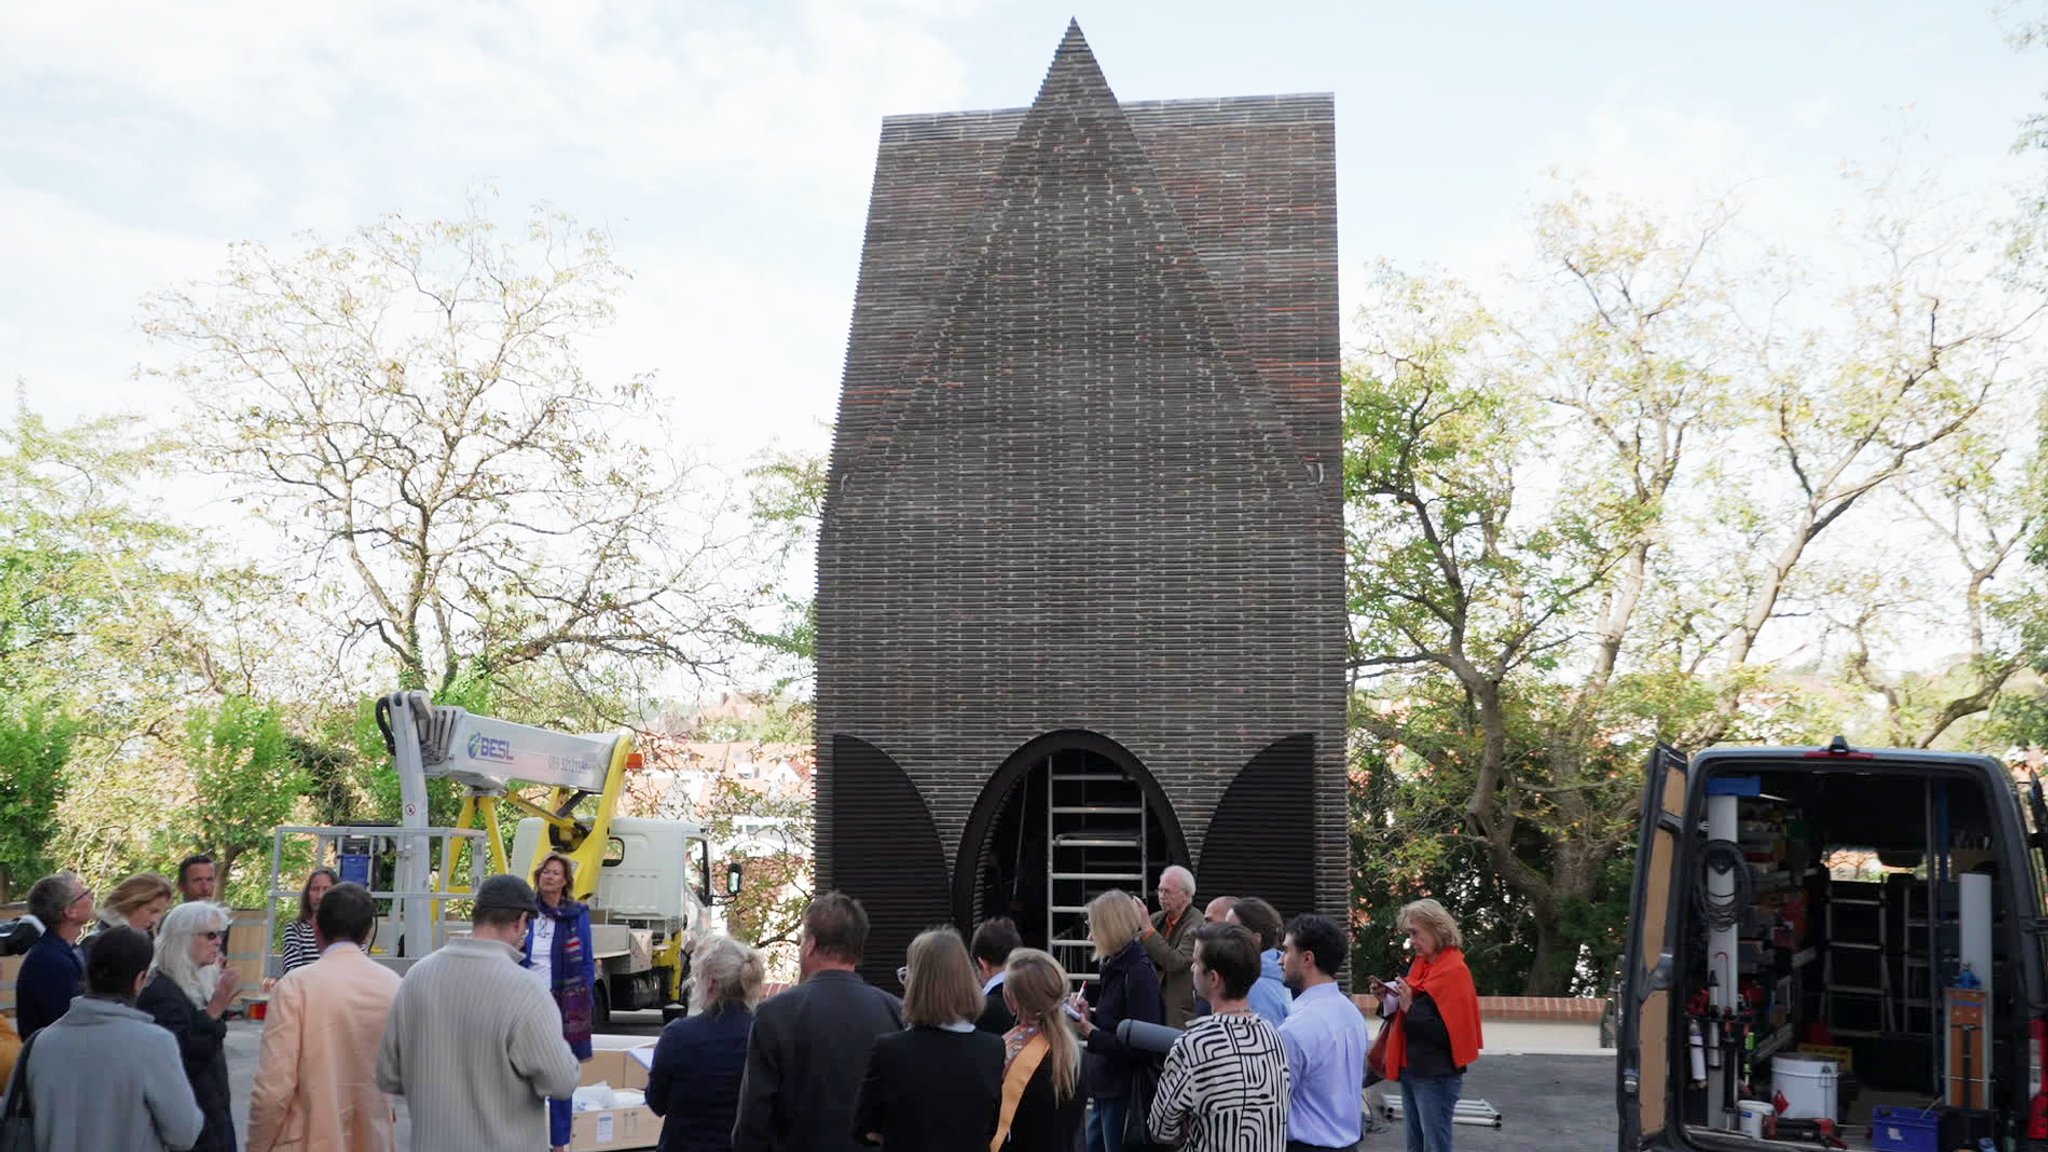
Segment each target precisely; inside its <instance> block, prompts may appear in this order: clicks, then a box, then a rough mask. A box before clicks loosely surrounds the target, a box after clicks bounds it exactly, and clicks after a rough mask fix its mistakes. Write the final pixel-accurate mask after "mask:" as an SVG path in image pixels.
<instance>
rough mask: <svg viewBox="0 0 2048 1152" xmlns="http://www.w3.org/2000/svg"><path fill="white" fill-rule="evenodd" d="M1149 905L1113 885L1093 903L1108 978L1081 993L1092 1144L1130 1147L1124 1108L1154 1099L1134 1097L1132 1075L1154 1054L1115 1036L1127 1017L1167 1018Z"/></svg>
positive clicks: (1109, 1150) (1103, 1150)
mask: <svg viewBox="0 0 2048 1152" xmlns="http://www.w3.org/2000/svg"><path fill="white" fill-rule="evenodd" d="M1142 907H1143V905H1141V904H1139V903H1138V902H1137V901H1136V900H1133V899H1132V898H1131V897H1130V896H1129V895H1128V894H1126V893H1124V892H1120V891H1118V890H1116V889H1114V888H1112V889H1110V890H1109V891H1108V892H1104V893H1103V894H1102V895H1100V896H1097V897H1096V898H1095V899H1094V900H1092V901H1090V902H1089V904H1088V936H1089V939H1091V940H1092V941H1094V943H1095V958H1096V963H1097V964H1098V965H1100V968H1101V973H1102V978H1101V980H1100V981H1098V982H1097V983H1096V984H1094V985H1093V986H1091V987H1090V988H1089V990H1088V995H1087V996H1085V997H1084V996H1079V995H1077V996H1075V997H1073V998H1072V999H1071V1000H1069V1001H1068V1002H1069V1003H1070V1004H1072V1005H1073V1006H1074V1010H1075V1013H1076V1015H1077V1017H1078V1018H1077V1019H1076V1021H1075V1027H1076V1028H1077V1029H1079V1031H1080V1033H1081V1039H1082V1040H1083V1041H1085V1042H1086V1044H1087V1047H1088V1050H1087V1054H1086V1055H1085V1056H1083V1057H1082V1060H1081V1082H1082V1083H1083V1084H1084V1085H1086V1086H1087V1090H1088V1099H1089V1100H1090V1101H1091V1102H1092V1103H1093V1105H1094V1106H1093V1107H1092V1108H1090V1109H1089V1111H1088V1152H1124V1147H1125V1146H1124V1122H1125V1112H1126V1111H1127V1110H1128V1109H1129V1108H1130V1107H1131V1106H1132V1105H1133V1104H1135V1105H1137V1106H1138V1107H1140V1108H1143V1107H1147V1106H1149V1105H1150V1103H1151V1102H1150V1101H1147V1100H1138V1101H1133V1100H1132V1099H1131V1081H1132V1076H1133V1073H1135V1072H1136V1071H1137V1070H1138V1068H1139V1066H1140V1065H1144V1064H1149V1063H1151V1062H1152V1059H1153V1058H1152V1057H1151V1056H1149V1055H1147V1054H1145V1053H1143V1052H1138V1051H1135V1050H1133V1049H1130V1048H1126V1047H1125V1046H1124V1045H1123V1043H1122V1042H1120V1041H1119V1040H1118V1039H1117V1038H1116V1027H1117V1025H1118V1024H1121V1023H1123V1022H1124V1021H1125V1020H1142V1021H1144V1022H1145V1023H1147V1024H1159V1023H1162V1022H1164V1021H1165V1019H1166V998H1165V995H1164V994H1163V993H1162V992H1161V991H1160V985H1159V969H1158V968H1156V967H1154V966H1153V964H1152V958H1151V957H1150V956H1148V955H1146V954H1145V944H1144V941H1143V940H1141V939H1140V937H1141V936H1143V935H1144V931H1145V927H1146V925H1145V919H1144V915H1143V913H1142V912H1141V911H1140V909H1141V908H1142Z"/></svg>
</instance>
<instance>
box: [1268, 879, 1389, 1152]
mask: <svg viewBox="0 0 2048 1152" xmlns="http://www.w3.org/2000/svg"><path fill="white" fill-rule="evenodd" d="M1348 951H1349V945H1348V944H1347V943H1346V941H1345V939H1344V930H1343V929H1342V928H1339V927H1338V926H1337V922H1336V921H1334V920H1331V919H1330V918H1329V917H1327V916H1315V915H1308V914H1304V915H1301V916H1296V917H1295V918H1294V919H1293V920H1291V921H1289V922H1288V925H1287V935H1286V936H1285V938H1284V940H1283V943H1282V946H1281V954H1280V967H1281V970H1282V972H1283V973H1285V975H1286V979H1287V987H1288V988H1289V989H1290V990H1291V991H1292V992H1293V993H1294V1003H1293V1005H1292V1006H1290V1008H1289V1009H1288V1013H1287V1022H1286V1023H1284V1024H1282V1025H1281V1026H1280V1045H1281V1047H1282V1048H1284V1049H1286V1051H1287V1068H1288V1072H1289V1073H1290V1076H1289V1078H1290V1080H1291V1081H1292V1090H1291V1093H1290V1099H1289V1103H1288V1109H1287V1149H1288V1152H1325V1150H1327V1152H1337V1150H1340V1149H1341V1150H1346V1152H1348V1150H1349V1149H1350V1148H1351V1147H1352V1146H1354V1145H1356V1144H1357V1143H1358V1140H1359V1137H1360V1136H1362V1135H1363V1133H1362V1132H1361V1131H1360V1124H1359V1116H1360V1115H1361V1097H1362V1093H1363V1091H1364V1087H1365V1050H1366V1047H1367V1042H1366V1028H1365V1016H1364V1014H1362V1013H1361V1012H1359V1010H1358V1006H1357V1005H1356V1004H1353V1003H1352V1002H1351V997H1349V996H1346V995H1345V994H1344V990H1343V989H1342V988H1339V987H1338V986H1337V975H1336V974H1337V973H1338V972H1341V971H1343V970H1344V957H1345V954H1346V953H1347V952H1348Z"/></svg>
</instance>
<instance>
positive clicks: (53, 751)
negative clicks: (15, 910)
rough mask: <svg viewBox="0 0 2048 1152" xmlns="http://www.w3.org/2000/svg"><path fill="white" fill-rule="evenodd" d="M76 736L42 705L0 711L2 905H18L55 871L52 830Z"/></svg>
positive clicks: (60, 717)
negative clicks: (32, 887)
mask: <svg viewBox="0 0 2048 1152" xmlns="http://www.w3.org/2000/svg"><path fill="white" fill-rule="evenodd" d="M77 731H78V726H77V724H76V723H74V722H73V721H72V720H71V719H70V718H69V717H68V716H66V715H64V713H62V712H61V711H57V710H55V709H52V708H49V707H48V706H45V705H42V704H37V703H33V702H29V703H17V704H16V705H15V706H14V707H11V708H8V709H6V710H4V711H0V900H12V899H16V898H17V897H18V895H19V893H20V892H21V891H25V890H26V889H27V886H28V885H29V884H31V883H33V882H34V881H35V880H36V879H37V878H38V877H40V876H44V875H47V874H48V873H50V872H52V871H55V868H54V867H53V864H54V861H53V860H52V859H51V857H50V856H49V854H48V852H49V847H50V840H51V837H50V830H51V829H52V828H53V827H55V825H56V822H57V806H58V804H59V803H60V802H61V801H62V800H63V798H64V789H65V785H66V783H67V780H66V777H65V764H66V762H67V761H68V760H70V758H71V749H72V741H73V738H74V737H75V736H76V734H77Z"/></svg>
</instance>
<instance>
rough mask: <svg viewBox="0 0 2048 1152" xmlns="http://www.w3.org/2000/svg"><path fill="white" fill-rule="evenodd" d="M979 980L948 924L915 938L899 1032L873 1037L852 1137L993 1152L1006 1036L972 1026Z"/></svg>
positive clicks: (938, 1151) (926, 1148)
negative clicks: (902, 1027)
mask: <svg viewBox="0 0 2048 1152" xmlns="http://www.w3.org/2000/svg"><path fill="white" fill-rule="evenodd" d="M983 1006H984V1005H983V1001H982V997H981V982H980V981H979V980H976V979H975V978H974V964H973V963H972V962H971V961H970V960H968V958H967V945H966V944H964V943H962V942H961V940H960V933H958V932H955V931H954V930H953V929H951V928H933V929H930V930H928V931H925V932H922V933H920V934H919V935H918V937H917V939H915V940H913V941H911V943H910V959H909V961H908V965H907V967H906V968H905V971H904V977H903V1020H904V1023H905V1024H907V1025H909V1027H908V1028H906V1029H905V1030H903V1031H901V1032H896V1033H892V1034H890V1035H887V1036H882V1037H879V1038H878V1039H876V1041H875V1046H874V1051H873V1052H871V1053H870V1054H869V1056H868V1070H867V1076H866V1077H865V1078H864V1079H863V1080H862V1082H861V1086H860V1097H859V1099H858V1101H857V1102H856V1103H855V1105H854V1109H853V1125H852V1128H851V1132H852V1134H853V1135H854V1136H855V1137H857V1138H859V1139H860V1140H861V1141H862V1142H863V1143H866V1144H879V1145H881V1146H882V1147H883V1148H884V1149H886V1150H887V1152H986V1149H987V1148H988V1143H989V1138H990V1137H992V1136H994V1135H995V1132H996V1112H997V1110H998V1108H999V1107H1000V1106H1001V1104H1002V1094H1003V1041H1002V1039H1001V1037H998V1036H993V1035H990V1034H989V1033H987V1032H983V1031H981V1030H980V1029H978V1028H976V1027H975V1026H974V1021H975V1018H976V1017H977V1016H979V1015H980V1014H981V1011H982V1008H983Z"/></svg>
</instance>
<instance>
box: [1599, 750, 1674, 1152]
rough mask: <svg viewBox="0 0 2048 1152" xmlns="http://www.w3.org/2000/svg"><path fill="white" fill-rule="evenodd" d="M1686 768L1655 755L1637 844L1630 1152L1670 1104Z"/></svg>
mask: <svg viewBox="0 0 2048 1152" xmlns="http://www.w3.org/2000/svg"><path fill="white" fill-rule="evenodd" d="M1687 773H1688V765H1687V763H1686V758H1685V755H1684V754H1683V753H1681V752H1679V751H1678V750H1677V749H1675V748H1671V747H1669V746H1667V745H1663V744H1659V745H1657V750H1656V751H1655V752H1652V753H1651V754H1650V768H1649V773H1648V778H1647V779H1646V780H1645V781H1644V784H1643V807H1642V818H1641V824H1640V826H1639V833H1638V835H1639V839H1638V840H1637V843H1636V877H1635V889H1634V892H1633V893H1632V894H1631V896H1630V898H1629V917H1628V933H1629V936H1628V941H1627V949H1626V951H1625V952H1624V954H1623V960H1622V970H1621V1004H1620V1006H1619V1007H1620V1015H1621V1028H1620V1031H1619V1035H1618V1038H1617V1041H1616V1043H1617V1046H1618V1048H1619V1051H1618V1052H1617V1053H1616V1055H1617V1056H1618V1059H1616V1061H1615V1075H1616V1081H1617V1082H1616V1085H1615V1090H1616V1095H1615V1098H1616V1101H1617V1103H1618V1105H1619V1107H1620V1110H1621V1142H1620V1145H1619V1147H1620V1148H1621V1149H1623V1150H1624V1152H1626V1150H1632V1149H1637V1148H1643V1147H1647V1146H1650V1145H1651V1144H1652V1143H1653V1142H1656V1141H1658V1140H1660V1138H1661V1137H1662V1136H1663V1135H1664V1131H1665V1128H1666V1126H1667V1125H1668V1124H1669V1123H1670V1116H1669V1113H1670V1109H1671V1067H1672V1052H1673V1049H1672V1046H1671V1039H1672V1038H1671V1019H1672V1012H1671V984H1672V969H1671V952H1672V941H1673V938H1674V935H1675V933H1676V930H1677V925H1678V916H1677V911H1678V910H1677V907H1676V905H1677V896H1678V892H1677V884H1676V881H1677V875H1678V850H1679V847H1680V846H1681V845H1682V844H1683V842H1684V841H1683V839H1682V837H1683V836H1684V834H1685V804H1686V785H1687V783H1688V779H1687Z"/></svg>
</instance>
